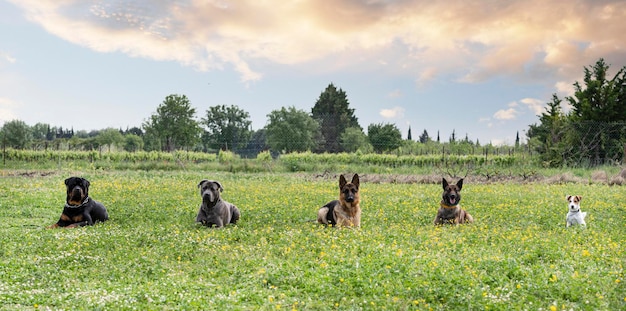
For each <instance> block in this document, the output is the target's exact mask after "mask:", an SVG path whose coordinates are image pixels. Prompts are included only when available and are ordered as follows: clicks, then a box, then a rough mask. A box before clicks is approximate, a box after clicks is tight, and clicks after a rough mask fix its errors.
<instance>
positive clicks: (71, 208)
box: [48, 177, 109, 228]
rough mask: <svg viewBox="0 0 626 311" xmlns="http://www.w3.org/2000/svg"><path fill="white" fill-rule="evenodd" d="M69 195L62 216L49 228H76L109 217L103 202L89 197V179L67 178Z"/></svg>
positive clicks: (66, 183) (66, 184)
mask: <svg viewBox="0 0 626 311" xmlns="http://www.w3.org/2000/svg"><path fill="white" fill-rule="evenodd" d="M65 186H66V188H67V197H66V199H65V207H63V213H61V218H60V219H59V221H57V223H56V224H54V225H51V226H49V227H48V228H57V227H65V228H76V227H83V226H87V225H89V226H91V225H93V224H94V223H96V222H98V221H106V220H108V219H109V214H108V213H107V209H106V208H105V207H104V205H102V203H100V202H98V201H96V200H93V199H92V198H90V197H89V181H88V180H87V179H84V178H81V177H70V178H68V179H66V180H65Z"/></svg>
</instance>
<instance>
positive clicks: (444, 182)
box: [441, 177, 448, 190]
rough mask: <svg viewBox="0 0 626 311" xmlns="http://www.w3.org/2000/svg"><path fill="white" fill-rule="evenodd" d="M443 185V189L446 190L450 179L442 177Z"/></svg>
mask: <svg viewBox="0 0 626 311" xmlns="http://www.w3.org/2000/svg"><path fill="white" fill-rule="evenodd" d="M441 185H442V186H443V190H446V188H448V181H447V180H446V178H445V177H443V178H442V181H441Z"/></svg>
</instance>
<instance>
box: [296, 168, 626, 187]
mask: <svg viewBox="0 0 626 311" xmlns="http://www.w3.org/2000/svg"><path fill="white" fill-rule="evenodd" d="M623 172H624V170H623ZM602 173H603V174H601V173H597V174H595V176H592V177H591V180H589V179H586V178H582V177H578V176H574V175H573V174H572V173H569V172H565V173H561V174H557V175H553V176H542V175H539V174H533V175H525V176H522V175H512V174H510V175H509V174H499V175H490V176H485V175H471V174H470V175H468V176H466V177H465V180H466V181H468V182H472V183H476V184H492V183H518V184H525V183H546V184H568V183H588V182H593V183H598V184H609V185H625V184H626V182H625V181H626V178H624V177H621V174H620V175H618V176H615V177H613V178H608V177H607V176H606V173H605V172H602ZM353 174H354V173H344V176H347V177H351V176H352V175H353ZM298 175H299V177H301V178H302V179H305V180H338V179H339V174H334V173H329V172H324V173H322V174H306V173H302V174H298ZM625 175H626V173H625ZM442 177H444V176H441V175H437V174H430V175H410V174H368V173H365V174H359V178H360V180H361V183H374V184H383V183H389V184H439V183H441V179H442ZM445 177H446V179H448V180H458V179H459V178H460V177H456V176H453V177H450V176H445Z"/></svg>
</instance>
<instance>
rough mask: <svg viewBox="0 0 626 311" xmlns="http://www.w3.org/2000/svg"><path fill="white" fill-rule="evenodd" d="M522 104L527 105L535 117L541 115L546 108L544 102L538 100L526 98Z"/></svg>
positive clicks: (521, 101)
mask: <svg viewBox="0 0 626 311" xmlns="http://www.w3.org/2000/svg"><path fill="white" fill-rule="evenodd" d="M520 103H522V104H524V105H526V106H527V107H528V109H530V110H531V111H532V112H533V113H534V114H535V115H540V114H541V113H542V112H543V111H544V107H545V106H546V105H545V103H544V102H543V101H542V100H539V99H536V98H524V99H522V100H520Z"/></svg>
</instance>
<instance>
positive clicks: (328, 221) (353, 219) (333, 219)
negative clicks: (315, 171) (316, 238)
mask: <svg viewBox="0 0 626 311" xmlns="http://www.w3.org/2000/svg"><path fill="white" fill-rule="evenodd" d="M359 184H360V183H359V175H357V174H354V176H353V177H352V182H348V181H347V180H346V178H345V177H343V175H341V176H340V177H339V200H333V201H330V202H328V203H327V204H326V205H324V206H322V207H320V209H319V210H318V211H317V222H319V223H320V224H325V225H331V226H333V227H334V226H355V227H360V226H361V206H360V203H361V199H360V195H359Z"/></svg>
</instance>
